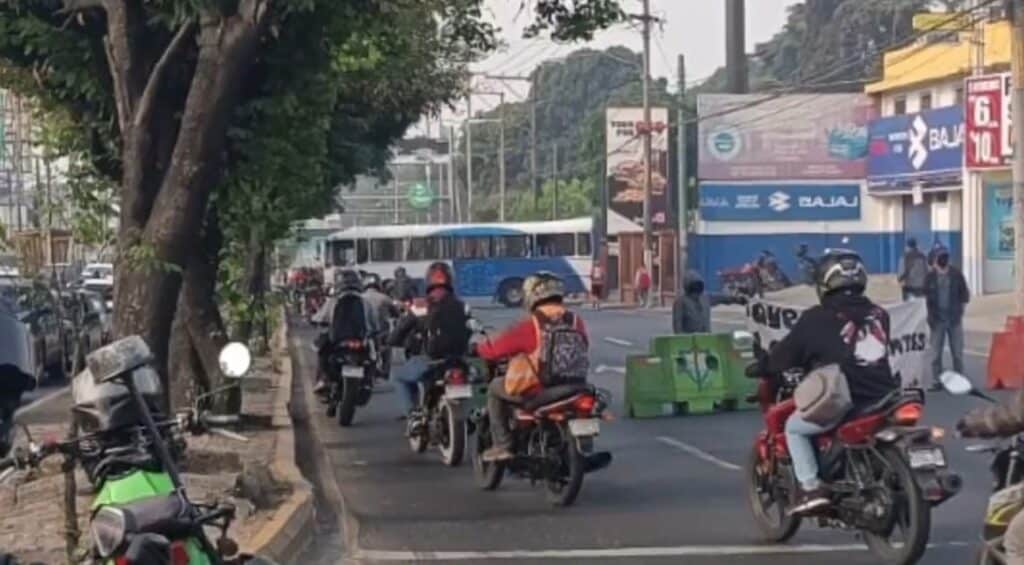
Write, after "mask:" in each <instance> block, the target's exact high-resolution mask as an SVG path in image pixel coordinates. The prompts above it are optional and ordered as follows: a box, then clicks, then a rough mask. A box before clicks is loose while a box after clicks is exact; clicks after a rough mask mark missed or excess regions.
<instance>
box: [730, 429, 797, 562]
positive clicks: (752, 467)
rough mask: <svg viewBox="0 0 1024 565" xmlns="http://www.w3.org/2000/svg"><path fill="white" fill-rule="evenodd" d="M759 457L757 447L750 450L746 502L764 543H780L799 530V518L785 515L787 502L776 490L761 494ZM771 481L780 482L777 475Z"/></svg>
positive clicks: (747, 467)
mask: <svg viewBox="0 0 1024 565" xmlns="http://www.w3.org/2000/svg"><path fill="white" fill-rule="evenodd" d="M759 462H760V457H759V456H758V453H757V447H754V448H753V449H751V450H750V457H748V458H747V465H746V469H744V472H745V473H746V476H747V502H748V503H749V504H750V513H751V515H753V517H754V525H756V526H757V529H758V530H759V531H760V532H761V535H762V537H763V538H764V540H765V541H768V542H772V543H782V542H784V541H786V540H788V539H789V538H791V537H793V536H794V535H795V534H796V532H797V530H799V529H800V522H801V520H800V517H799V516H790V515H787V514H786V503H787V500H786V498H785V497H784V496H782V497H779V496H777V495H779V492H778V490H777V489H774V488H772V489H771V491H772V492H762V482H763V479H762V477H761V476H760V474H759V472H758V470H757V467H758V463H759ZM771 480H772V481H773V482H774V481H778V480H781V477H779V476H778V475H777V474H776V475H775V476H773V477H771Z"/></svg>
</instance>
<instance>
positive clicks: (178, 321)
mask: <svg viewBox="0 0 1024 565" xmlns="http://www.w3.org/2000/svg"><path fill="white" fill-rule="evenodd" d="M184 298H185V293H184V292H183V293H181V296H179V298H178V308H177V313H176V314H175V316H174V323H173V324H172V325H171V342H170V348H171V352H172V355H171V357H170V359H169V360H168V367H167V372H168V373H169V374H170V377H171V378H170V389H169V390H168V396H169V398H170V403H171V409H172V410H177V409H179V408H188V407H190V406H192V404H193V402H194V401H195V399H196V397H197V396H199V395H200V394H202V393H204V392H207V391H209V390H210V386H209V381H208V380H207V379H206V374H205V372H204V371H203V365H202V363H201V362H200V361H199V356H198V354H197V353H196V350H195V348H194V347H193V346H192V336H191V335H190V334H189V331H188V320H187V317H186V312H187V310H188V309H187V307H186V306H185V304H184Z"/></svg>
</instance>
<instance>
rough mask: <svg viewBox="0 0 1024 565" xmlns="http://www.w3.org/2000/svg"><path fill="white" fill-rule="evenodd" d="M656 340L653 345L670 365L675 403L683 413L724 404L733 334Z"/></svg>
mask: <svg viewBox="0 0 1024 565" xmlns="http://www.w3.org/2000/svg"><path fill="white" fill-rule="evenodd" d="M654 341H655V343H654V344H652V347H655V348H657V349H658V353H659V355H660V356H662V358H663V359H666V362H667V363H668V364H669V366H670V367H671V371H672V377H673V380H674V381H675V387H676V403H677V404H679V405H681V408H682V411H683V412H684V413H687V414H707V413H710V412H714V411H715V410H716V409H719V408H724V407H725V406H724V402H725V400H726V399H727V397H728V392H729V391H728V379H727V374H728V371H729V363H728V355H729V352H730V349H731V348H732V341H731V334H724V335H723V334H691V335H681V336H671V337H658V338H655V339H654Z"/></svg>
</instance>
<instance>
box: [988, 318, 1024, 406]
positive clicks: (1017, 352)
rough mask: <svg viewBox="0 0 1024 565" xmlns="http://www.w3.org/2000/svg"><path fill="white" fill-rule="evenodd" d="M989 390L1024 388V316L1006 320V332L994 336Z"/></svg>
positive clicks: (989, 368) (989, 360) (989, 364)
mask: <svg viewBox="0 0 1024 565" xmlns="http://www.w3.org/2000/svg"><path fill="white" fill-rule="evenodd" d="M987 385H988V388H990V389H1001V388H1010V389H1019V388H1024V316H1010V317H1008V318H1007V319H1006V330H1005V331H1001V332H997V333H995V334H993V335H992V346H991V348H990V349H989V355H988V382H987Z"/></svg>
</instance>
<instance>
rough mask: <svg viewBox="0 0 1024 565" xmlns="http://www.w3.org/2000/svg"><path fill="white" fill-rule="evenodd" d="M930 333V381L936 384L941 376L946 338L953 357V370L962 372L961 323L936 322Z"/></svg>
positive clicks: (962, 327) (962, 340) (962, 346)
mask: <svg viewBox="0 0 1024 565" xmlns="http://www.w3.org/2000/svg"><path fill="white" fill-rule="evenodd" d="M931 332H932V380H933V381H934V382H938V380H939V375H941V374H942V350H943V349H944V347H945V342H946V337H947V336H948V337H949V353H950V356H952V357H953V370H954V371H956V372H958V373H963V372H964V326H963V324H962V323H961V322H956V323H955V324H951V323H949V322H936V323H935V324H932V326H931Z"/></svg>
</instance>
